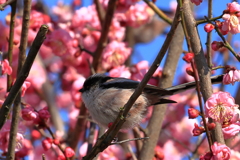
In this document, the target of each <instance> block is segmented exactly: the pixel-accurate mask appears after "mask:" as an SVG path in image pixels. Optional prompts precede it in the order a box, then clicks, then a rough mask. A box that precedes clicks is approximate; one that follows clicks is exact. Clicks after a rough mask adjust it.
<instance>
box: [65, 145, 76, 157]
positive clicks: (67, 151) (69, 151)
mask: <svg viewBox="0 0 240 160" xmlns="http://www.w3.org/2000/svg"><path fill="white" fill-rule="evenodd" d="M64 154H65V156H66V157H68V158H70V157H72V156H74V155H75V152H74V150H73V149H72V148H70V147H67V148H66V149H65V150H64Z"/></svg>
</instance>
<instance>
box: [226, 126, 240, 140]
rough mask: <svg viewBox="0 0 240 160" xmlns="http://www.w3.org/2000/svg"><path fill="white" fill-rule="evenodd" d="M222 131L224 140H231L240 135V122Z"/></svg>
mask: <svg viewBox="0 0 240 160" xmlns="http://www.w3.org/2000/svg"><path fill="white" fill-rule="evenodd" d="M222 131H223V135H224V139H229V138H231V137H234V136H235V135H237V134H238V133H239V131H240V124H239V122H238V123H233V124H230V125H229V126H228V127H225V128H222Z"/></svg>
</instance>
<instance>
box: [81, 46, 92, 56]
mask: <svg viewBox="0 0 240 160" xmlns="http://www.w3.org/2000/svg"><path fill="white" fill-rule="evenodd" d="M78 48H79V49H80V51H85V52H86V53H88V54H90V55H91V56H93V52H91V51H89V50H87V49H85V48H84V47H83V46H82V45H80V44H79V45H78Z"/></svg>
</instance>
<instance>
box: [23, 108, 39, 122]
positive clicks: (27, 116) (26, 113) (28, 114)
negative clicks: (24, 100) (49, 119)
mask: <svg viewBox="0 0 240 160" xmlns="http://www.w3.org/2000/svg"><path fill="white" fill-rule="evenodd" d="M21 113H22V118H23V119H24V120H25V121H32V120H35V119H37V118H38V113H37V112H36V111H34V109H33V108H32V107H25V108H23V109H22V111H21Z"/></svg>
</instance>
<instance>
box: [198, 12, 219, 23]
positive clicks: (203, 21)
mask: <svg viewBox="0 0 240 160" xmlns="http://www.w3.org/2000/svg"><path fill="white" fill-rule="evenodd" d="M222 16H223V14H222V15H220V16H218V17H214V18H210V19H209V20H210V21H215V20H218V19H220V18H222ZM209 20H207V19H203V20H199V21H197V22H196V25H199V24H203V23H207V22H208V21H209Z"/></svg>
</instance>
